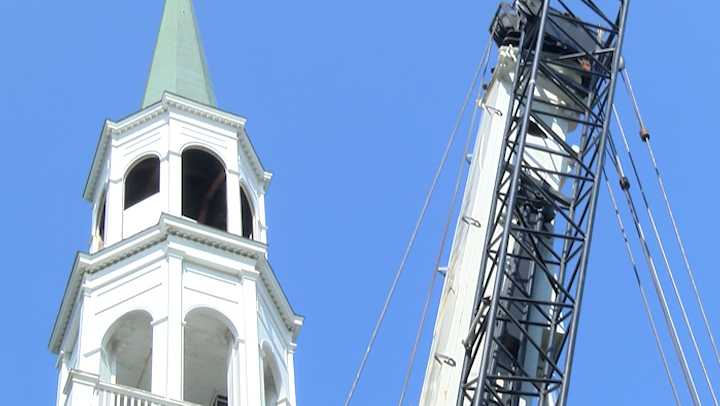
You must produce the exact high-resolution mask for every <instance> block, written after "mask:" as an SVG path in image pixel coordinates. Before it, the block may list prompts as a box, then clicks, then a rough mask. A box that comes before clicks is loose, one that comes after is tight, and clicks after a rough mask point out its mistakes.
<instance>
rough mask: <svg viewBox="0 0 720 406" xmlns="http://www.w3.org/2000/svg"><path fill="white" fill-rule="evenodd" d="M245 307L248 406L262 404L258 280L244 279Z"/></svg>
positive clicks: (245, 363)
mask: <svg viewBox="0 0 720 406" xmlns="http://www.w3.org/2000/svg"><path fill="white" fill-rule="evenodd" d="M242 286H243V307H244V308H245V312H244V313H245V320H244V323H245V325H244V326H243V327H244V329H245V334H244V336H245V360H244V361H245V362H244V365H245V371H246V380H247V383H246V386H245V387H246V388H247V391H246V392H247V399H248V403H246V405H248V406H249V405H261V404H262V401H263V400H262V397H263V393H262V375H263V372H262V371H263V370H262V364H261V360H260V342H259V337H258V301H257V279H256V278H251V277H247V276H246V277H243V284H242Z"/></svg>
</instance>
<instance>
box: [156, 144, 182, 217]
mask: <svg viewBox="0 0 720 406" xmlns="http://www.w3.org/2000/svg"><path fill="white" fill-rule="evenodd" d="M166 166H167V175H166V176H167V177H166V178H165V179H167V194H166V195H165V196H167V199H168V200H167V210H168V213H170V214H172V215H173V216H182V156H181V155H180V153H179V152H176V151H173V150H170V151H168V154H167V165H166ZM160 170H161V172H162V165H161V166H160Z"/></svg>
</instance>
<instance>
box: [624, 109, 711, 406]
mask: <svg viewBox="0 0 720 406" xmlns="http://www.w3.org/2000/svg"><path fill="white" fill-rule="evenodd" d="M613 114H614V115H615V120H616V121H617V125H618V128H619V129H620V135H621V137H622V140H623V143H624V144H625V152H626V154H627V156H628V158H629V160H630V166H631V167H632V170H633V174H634V176H635V181H636V182H637V185H638V190H639V192H640V196H641V197H642V201H643V204H644V205H645V210H646V211H647V216H648V219H649V220H650V226H651V227H652V230H653V233H654V234H655V239H656V240H657V243H658V248H659V249H660V255H661V256H662V259H663V262H664V264H665V270H666V271H667V274H668V277H669V278H670V284H671V285H672V288H673V293H674V294H675V300H677V302H678V305H679V306H680V314H682V318H683V322H684V323H685V327H687V330H688V333H689V335H690V341H691V342H692V345H693V348H694V350H695V354H696V355H697V357H698V360H699V361H700V368H701V369H702V372H703V376H704V377H705V382H706V383H707V385H708V389H709V390H710V394H711V395H712V399H713V403H714V404H715V406H718V400H717V396H716V395H715V389H714V386H713V383H712V379H710V374H709V373H708V370H707V367H706V366H705V360H704V357H703V355H702V352H701V351H700V346H699V345H698V342H697V339H696V338H695V331H694V330H693V327H692V323H691V322H690V318H689V316H688V313H687V310H686V308H685V302H684V301H683V298H682V294H680V289H679V288H678V285H677V281H676V280H675V275H674V273H673V271H672V267H671V266H670V260H669V259H668V256H667V252H666V251H665V244H664V243H663V241H662V237H660V231H659V230H658V227H657V224H656V223H655V215H654V214H653V210H652V208H651V207H650V202H649V200H648V197H647V195H646V194H645V189H644V188H643V184H642V180H641V179H640V174H639V172H638V169H637V165H636V164H635V159H634V158H633V155H632V151H631V150H630V144H629V143H628V140H627V136H626V135H625V129H624V128H623V125H622V121H620V115H619V114H618V112H617V109H616V108H615V106H613Z"/></svg>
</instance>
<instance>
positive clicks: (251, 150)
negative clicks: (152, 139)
mask: <svg viewBox="0 0 720 406" xmlns="http://www.w3.org/2000/svg"><path fill="white" fill-rule="evenodd" d="M171 111H174V112H180V113H186V114H190V115H193V116H195V117H199V118H202V119H205V120H210V121H213V122H215V123H217V124H220V125H224V126H227V127H230V128H232V129H234V130H235V131H236V136H237V140H238V142H239V148H238V149H239V150H240V151H242V153H243V154H244V155H245V158H247V160H248V162H249V163H250V167H251V168H252V170H253V172H254V174H255V176H256V177H257V180H258V182H259V183H260V184H262V185H263V188H264V189H267V186H268V184H269V182H270V179H271V178H272V175H271V174H270V173H269V172H267V171H266V170H265V169H264V167H263V165H262V163H261V162H260V158H259V157H258V155H257V152H256V151H255V147H254V146H253V145H252V142H251V141H250V138H249V137H248V135H247V133H246V131H245V123H246V122H247V119H246V118H244V117H241V116H238V115H235V114H232V113H229V112H226V111H223V110H220V109H218V108H216V107H212V106H208V105H205V104H202V103H198V102H196V101H192V100H190V99H186V98H184V97H182V96H178V95H176V94H173V93H170V92H165V93H163V97H162V99H160V100H159V101H158V102H157V103H155V104H153V105H150V106H148V107H146V108H144V109H142V110H140V111H139V112H137V113H134V114H132V115H130V116H128V117H125V118H123V119H121V120H120V121H117V122H115V121H112V120H109V119H108V120H105V123H104V125H103V128H102V130H101V132H100V138H99V139H98V143H97V146H96V147H95V154H94V156H93V160H92V164H91V166H90V173H89V174H88V178H87V180H86V182H85V189H84V191H83V198H84V199H85V200H88V201H92V200H93V196H95V191H96V189H97V187H98V180H99V179H98V178H99V177H100V175H101V173H102V167H103V163H104V162H105V161H106V158H107V156H108V151H109V148H110V143H111V140H112V139H113V138H115V137H119V136H122V135H123V134H125V133H127V132H128V131H130V130H132V129H133V128H135V127H137V126H139V125H142V124H144V123H147V122H148V121H151V120H154V119H157V118H158V117H160V116H162V115H165V114H168V113H170V112H171Z"/></svg>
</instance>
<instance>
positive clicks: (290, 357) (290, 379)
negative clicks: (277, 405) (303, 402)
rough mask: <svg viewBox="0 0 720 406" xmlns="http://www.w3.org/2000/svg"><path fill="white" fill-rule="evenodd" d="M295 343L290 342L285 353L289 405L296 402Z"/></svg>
mask: <svg viewBox="0 0 720 406" xmlns="http://www.w3.org/2000/svg"><path fill="white" fill-rule="evenodd" d="M295 349H296V346H295V344H292V345H291V347H290V350H289V351H288V353H287V369H288V376H287V398H288V401H289V403H290V404H291V405H295V404H297V400H296V399H295Z"/></svg>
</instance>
